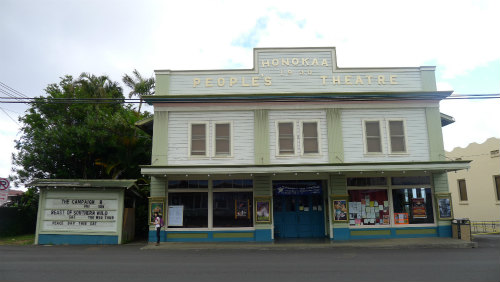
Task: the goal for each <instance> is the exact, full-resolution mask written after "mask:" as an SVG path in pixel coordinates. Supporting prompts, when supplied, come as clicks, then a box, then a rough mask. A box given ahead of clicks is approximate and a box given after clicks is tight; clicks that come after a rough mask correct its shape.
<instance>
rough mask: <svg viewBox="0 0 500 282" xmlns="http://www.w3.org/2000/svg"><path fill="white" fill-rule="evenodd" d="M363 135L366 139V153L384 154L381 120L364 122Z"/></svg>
mask: <svg viewBox="0 0 500 282" xmlns="http://www.w3.org/2000/svg"><path fill="white" fill-rule="evenodd" d="M363 135H364V139H365V153H368V154H381V153H383V151H382V128H381V122H380V120H363Z"/></svg>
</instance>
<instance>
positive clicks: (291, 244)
mask: <svg viewBox="0 0 500 282" xmlns="http://www.w3.org/2000/svg"><path fill="white" fill-rule="evenodd" d="M477 247H478V244H477V242H471V241H464V240H459V239H453V238H440V237H426V238H404V239H366V240H350V241H340V242H339V241H330V240H329V239H325V240H301V239H297V240H279V241H276V242H270V243H261V242H220V243H191V242H182V243H178V242H162V243H161V244H160V245H159V246H156V245H155V243H148V244H147V245H146V246H144V247H142V248H141V250H153V249H158V250H168V249H171V250H209V249H213V250H220V249H244V250H250V249H255V250H271V249H322V248H379V249H417V248H437V249H439V248H443V249H446V248H477Z"/></svg>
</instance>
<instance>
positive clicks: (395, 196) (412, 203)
mask: <svg viewBox="0 0 500 282" xmlns="http://www.w3.org/2000/svg"><path fill="white" fill-rule="evenodd" d="M392 201H393V208H394V216H395V217H396V218H397V217H398V216H402V217H404V216H406V217H407V219H408V220H407V221H401V222H398V220H397V219H396V224H423V223H434V212H433V207H432V192H431V188H406V189H393V190H392Z"/></svg>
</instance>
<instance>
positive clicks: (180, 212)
mask: <svg viewBox="0 0 500 282" xmlns="http://www.w3.org/2000/svg"><path fill="white" fill-rule="evenodd" d="M183 216H184V206H169V207H168V226H182V225H183V224H184V223H183V220H182V218H183Z"/></svg>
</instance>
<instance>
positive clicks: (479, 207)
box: [446, 138, 500, 221]
mask: <svg viewBox="0 0 500 282" xmlns="http://www.w3.org/2000/svg"><path fill="white" fill-rule="evenodd" d="M499 149H500V139H498V138H489V139H488V140H486V141H485V142H484V143H482V144H477V143H472V144H469V145H468V146H467V147H465V148H455V149H453V150H452V151H451V152H447V153H446V156H447V157H448V158H450V159H453V160H457V159H459V160H462V159H463V160H471V163H470V169H468V170H461V171H456V172H450V173H448V179H449V183H450V192H451V195H452V198H453V210H454V212H455V217H456V218H469V219H470V220H471V221H500V154H499Z"/></svg>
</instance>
